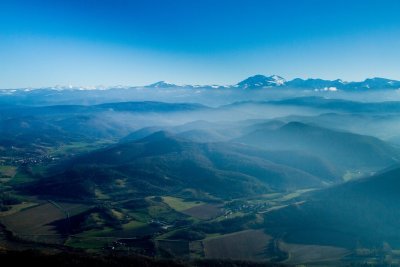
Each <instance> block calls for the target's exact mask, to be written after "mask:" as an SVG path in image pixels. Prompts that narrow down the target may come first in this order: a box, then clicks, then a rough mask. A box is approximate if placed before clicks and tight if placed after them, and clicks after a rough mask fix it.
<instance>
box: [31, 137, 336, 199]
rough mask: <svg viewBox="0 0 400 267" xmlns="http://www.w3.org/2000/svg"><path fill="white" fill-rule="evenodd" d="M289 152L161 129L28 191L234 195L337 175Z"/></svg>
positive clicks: (317, 183) (84, 159)
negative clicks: (183, 136)
mask: <svg viewBox="0 0 400 267" xmlns="http://www.w3.org/2000/svg"><path fill="white" fill-rule="evenodd" d="M289 154H290V155H291V157H289V158H288V157H286V156H285V155H284V153H282V152H279V153H274V152H268V151H264V150H257V149H253V148H250V147H246V146H243V145H235V144H227V143H195V142H192V141H188V140H185V139H181V138H178V137H175V136H172V135H170V134H168V133H166V132H157V133H154V134H152V135H150V136H148V137H145V138H143V139H141V140H138V141H133V142H126V143H119V144H117V145H113V146H110V147H108V148H105V149H100V150H97V151H95V152H92V153H89V154H86V155H83V156H80V157H77V158H75V159H74V160H72V161H71V162H69V163H67V164H62V165H60V166H59V167H58V169H57V171H55V172H54V175H50V176H49V177H46V178H43V179H41V180H40V181H39V182H37V183H35V184H34V185H32V186H31V187H30V188H29V191H30V193H34V194H58V195H62V196H67V197H79V198H85V197H93V196H94V195H95V193H96V190H97V191H98V190H100V191H101V192H103V193H106V194H112V195H114V196H119V197H123V196H126V195H130V196H131V197H132V195H136V196H148V195H161V194H178V195H182V194H189V192H198V193H199V194H200V195H208V196H210V197H217V198H232V197H244V196H251V195H255V194H263V193H267V192H272V191H288V190H289V191H290V190H297V189H301V188H310V187H321V186H323V185H325V184H326V183H327V182H331V181H332V180H334V179H335V174H334V172H332V171H331V170H330V166H327V165H325V164H324V162H322V161H321V162H319V161H318V160H317V159H315V158H313V157H312V156H308V157H307V156H306V155H304V154H302V153H300V154H298V153H297V154H296V153H288V155H289ZM307 161H310V162H312V164H310V165H308V164H306V163H307ZM302 162H303V163H304V164H302Z"/></svg>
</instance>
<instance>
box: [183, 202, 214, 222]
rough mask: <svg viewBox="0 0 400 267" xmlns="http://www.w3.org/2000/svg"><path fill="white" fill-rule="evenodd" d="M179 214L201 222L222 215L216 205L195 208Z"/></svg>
mask: <svg viewBox="0 0 400 267" xmlns="http://www.w3.org/2000/svg"><path fill="white" fill-rule="evenodd" d="M181 212H182V213H184V214H186V215H189V216H192V217H195V218H198V219H202V220H209V219H212V218H215V217H218V216H219V215H221V213H222V211H221V208H220V207H219V206H218V205H210V204H204V205H200V206H195V207H192V208H189V209H186V210H183V211H181Z"/></svg>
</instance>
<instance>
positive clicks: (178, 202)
mask: <svg viewBox="0 0 400 267" xmlns="http://www.w3.org/2000/svg"><path fill="white" fill-rule="evenodd" d="M162 199H163V201H164V202H165V203H166V204H167V205H168V206H170V207H171V208H173V209H174V210H176V211H184V210H187V209H190V208H193V207H196V206H200V205H202V204H204V202H201V201H187V200H184V199H182V198H177V197H170V196H165V197H162Z"/></svg>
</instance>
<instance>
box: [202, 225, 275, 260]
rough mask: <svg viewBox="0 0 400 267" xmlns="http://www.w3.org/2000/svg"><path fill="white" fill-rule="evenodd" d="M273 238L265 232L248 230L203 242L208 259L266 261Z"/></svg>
mask: <svg viewBox="0 0 400 267" xmlns="http://www.w3.org/2000/svg"><path fill="white" fill-rule="evenodd" d="M271 239H272V238H271V237H270V236H268V235H266V234H265V233H264V231H263V230H246V231H241V232H237V233H233V234H227V235H221V236H218V237H215V238H210V239H206V240H204V241H203V245H204V253H205V257H206V258H213V259H217V258H219V259H240V260H265V259H267V255H266V253H265V251H266V249H267V246H268V244H269V242H270V241H271Z"/></svg>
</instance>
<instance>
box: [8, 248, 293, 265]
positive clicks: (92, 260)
mask: <svg viewBox="0 0 400 267" xmlns="http://www.w3.org/2000/svg"><path fill="white" fill-rule="evenodd" d="M0 262H1V263H2V264H4V265H5V266H9V265H13V266H41V267H54V266H57V267H83V266H96V267H120V266H124V267H138V266H140V267H206V266H207V267H224V266H227V267H230V266H232V267H250V266H255V267H261V266H262V267H270V266H271V267H272V266H288V265H284V264H276V263H268V262H249V261H233V260H232V261H230V260H193V261H181V260H176V261H173V260H157V259H153V258H147V257H144V256H139V255H129V256H121V255H101V256H100V255H95V254H86V253H66V252H64V253H59V254H44V253H41V252H36V251H23V252H17V251H2V250H0Z"/></svg>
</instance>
